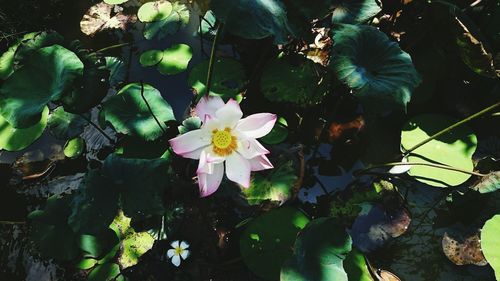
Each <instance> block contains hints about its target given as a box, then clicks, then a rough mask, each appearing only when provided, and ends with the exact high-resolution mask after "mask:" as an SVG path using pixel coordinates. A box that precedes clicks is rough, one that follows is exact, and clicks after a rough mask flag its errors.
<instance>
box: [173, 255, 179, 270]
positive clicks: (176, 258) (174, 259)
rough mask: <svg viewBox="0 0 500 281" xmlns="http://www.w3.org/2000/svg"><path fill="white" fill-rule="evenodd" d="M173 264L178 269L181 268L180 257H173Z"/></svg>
mask: <svg viewBox="0 0 500 281" xmlns="http://www.w3.org/2000/svg"><path fill="white" fill-rule="evenodd" d="M172 264H173V265H175V266H176V267H179V265H181V257H180V256H179V255H175V256H173V257H172Z"/></svg>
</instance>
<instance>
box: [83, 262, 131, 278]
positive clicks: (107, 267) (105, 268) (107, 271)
mask: <svg viewBox="0 0 500 281" xmlns="http://www.w3.org/2000/svg"><path fill="white" fill-rule="evenodd" d="M118 274H120V266H118V265H117V264H116V263H104V264H99V265H98V266H96V267H95V268H94V269H93V270H92V271H91V272H90V274H89V276H88V277H87V281H114V280H116V281H118V280H119V279H117V278H116V277H117V276H118ZM121 280H123V279H121Z"/></svg>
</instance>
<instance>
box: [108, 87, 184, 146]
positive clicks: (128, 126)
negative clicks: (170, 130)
mask: <svg viewBox="0 0 500 281" xmlns="http://www.w3.org/2000/svg"><path fill="white" fill-rule="evenodd" d="M143 94H144V99H145V100H146V101H147V103H146V102H145V100H144V99H143V97H142V95H141V85H140V84H138V83H132V84H128V85H127V86H125V87H123V88H122V89H121V90H120V92H118V94H116V95H115V96H113V97H111V98H110V99H108V100H107V101H106V102H104V104H103V110H102V114H103V116H104V119H105V120H106V121H107V122H109V123H111V125H113V127H114V128H115V130H116V131H117V132H119V133H122V134H126V135H131V136H136V137H140V138H142V139H144V140H155V139H157V138H159V137H160V136H162V135H163V130H162V128H160V125H161V126H162V127H163V126H164V124H165V122H167V121H170V120H175V117H174V113H173V111H172V108H171V107H170V105H169V104H168V103H167V102H166V101H165V100H164V99H163V97H162V96H161V94H160V92H159V91H158V90H157V89H155V88H153V86H151V85H148V84H144V93H143ZM148 105H149V107H151V111H150V110H149V108H148ZM152 113H153V114H154V116H155V117H156V118H157V119H158V121H159V122H160V123H161V124H158V122H157V121H156V120H155V117H154V116H153V115H152Z"/></svg>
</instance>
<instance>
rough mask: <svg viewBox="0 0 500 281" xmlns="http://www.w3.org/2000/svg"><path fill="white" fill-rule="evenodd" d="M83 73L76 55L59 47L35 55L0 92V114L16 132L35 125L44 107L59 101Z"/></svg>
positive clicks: (13, 75) (37, 52)
mask: <svg viewBox="0 0 500 281" xmlns="http://www.w3.org/2000/svg"><path fill="white" fill-rule="evenodd" d="M82 70H83V64H82V62H81V61H80V59H79V58H78V57H77V56H76V55H75V53H73V52H71V51H69V50H67V49H65V48H63V47H61V46H59V45H54V46H51V47H45V48H42V49H40V50H38V51H36V52H35V53H33V54H32V55H31V56H30V58H29V61H28V62H27V63H26V64H25V65H24V66H23V67H22V68H20V69H19V70H17V71H15V72H14V73H13V74H12V75H11V76H10V77H9V78H8V79H7V80H6V81H5V83H4V84H3V85H2V88H0V113H1V114H2V116H3V117H4V118H5V119H6V120H7V121H8V122H9V123H10V124H11V125H12V126H14V127H16V128H26V127H30V126H32V125H34V124H35V123H37V122H38V121H39V120H40V116H41V113H42V111H43V110H44V108H45V106H46V105H47V104H48V103H49V102H50V101H52V100H57V99H59V98H61V96H62V95H63V94H64V92H66V91H68V90H69V88H70V87H71V86H72V83H73V82H74V81H75V79H78V78H79V77H80V76H81V75H82Z"/></svg>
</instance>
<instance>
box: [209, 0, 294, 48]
mask: <svg viewBox="0 0 500 281" xmlns="http://www.w3.org/2000/svg"><path fill="white" fill-rule="evenodd" d="M211 7H212V11H213V12H214V13H215V15H216V17H217V19H219V20H221V21H222V22H223V23H224V24H225V25H224V29H225V30H226V31H228V32H230V33H232V34H234V35H237V36H240V37H243V38H247V39H263V38H266V37H270V36H272V37H274V42H275V43H277V44H282V43H286V42H287V37H288V35H289V34H290V33H291V28H290V27H289V24H288V19H287V11H286V9H285V5H284V4H283V2H282V1H281V0H255V1H248V0H212V2H211Z"/></svg>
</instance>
